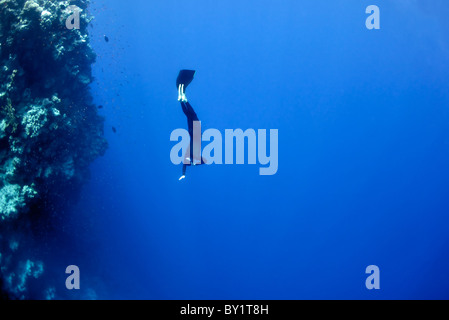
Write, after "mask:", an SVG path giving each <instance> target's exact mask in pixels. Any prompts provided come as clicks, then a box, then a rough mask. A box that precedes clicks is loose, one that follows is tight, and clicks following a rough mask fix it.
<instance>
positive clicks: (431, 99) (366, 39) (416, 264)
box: [67, 0, 449, 299]
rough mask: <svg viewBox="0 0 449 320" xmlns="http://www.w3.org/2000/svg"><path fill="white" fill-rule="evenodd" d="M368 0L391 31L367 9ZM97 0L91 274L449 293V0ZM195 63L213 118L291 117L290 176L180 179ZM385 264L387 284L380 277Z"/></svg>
mask: <svg viewBox="0 0 449 320" xmlns="http://www.w3.org/2000/svg"><path fill="white" fill-rule="evenodd" d="M371 4H376V5H378V6H379V8H380V13H381V29H380V30H368V29H367V28H366V27H365V19H366V18H367V17H368V15H367V14H366V13H365V9H366V7H367V6H368V5H371ZM91 12H92V13H93V14H94V15H95V17H96V19H95V20H94V21H93V28H92V29H90V30H91V31H90V32H91V37H92V39H91V41H92V45H93V47H94V49H95V51H96V52H97V54H98V59H97V63H96V64H95V65H94V67H93V72H94V76H95V78H96V80H95V82H94V84H93V85H92V93H93V95H94V96H95V102H96V103H98V104H102V105H103V106H104V108H103V109H101V110H100V112H101V113H102V115H104V116H105V118H106V124H105V134H106V136H107V139H108V141H109V144H110V147H109V149H108V152H107V154H106V155H105V156H104V157H103V158H100V159H98V160H97V161H96V162H95V163H94V164H93V165H92V178H91V181H90V183H89V184H88V185H87V186H86V187H85V188H84V190H83V194H82V197H81V198H80V201H79V203H78V205H77V207H76V208H74V212H76V213H77V214H78V217H79V219H88V221H89V226H88V227H87V228H86V230H80V231H79V233H78V234H79V235H80V236H81V237H83V238H84V242H85V243H84V244H82V246H84V247H83V248H82V250H85V251H86V252H89V254H90V255H93V256H95V259H94V260H89V261H70V262H68V263H67V264H72V263H73V264H78V265H79V266H80V270H81V274H82V278H81V279H82V280H81V281H82V282H81V284H82V285H83V280H84V281H86V282H85V283H89V286H92V287H93V288H94V289H95V290H96V292H97V294H98V297H99V298H114V299H131V298H132V299H316V298H317V299H417V298H424V299H427V298H438V299H439V298H446V299H447V298H449V276H448V272H447V271H448V269H449V257H448V254H447V253H448V249H449V235H448V232H447V230H448V225H449V216H448V213H449V210H448V209H449V197H448V190H449V188H448V182H449V166H448V163H449V126H448V124H449V90H448V87H449V81H448V80H449V41H448V37H447V30H448V27H449V23H448V22H447V19H446V17H447V14H448V13H449V4H448V3H446V2H445V1H442V0H441V1H438V0H433V1H427V2H425V1H380V0H373V1H360V0H347V1H330V0H326V1H325V0H320V1H312V0H307V1H298V0H282V1H268V0H259V1H255V0H246V1H235V0H230V1H206V0H197V1H189V2H187V1H178V0H164V1H147V0H135V1H132V2H130V1H118V0H108V1H105V0H95V1H94V3H93V4H92V6H91ZM104 35H107V36H108V37H109V39H110V41H109V42H105V41H104ZM180 69H194V70H196V71H197V73H196V76H195V80H194V81H193V82H192V84H191V85H190V86H189V89H188V90H187V95H188V98H189V102H191V104H192V106H193V107H194V108H195V111H196V112H197V114H198V116H199V118H200V119H201V120H202V124H203V130H205V129H207V128H216V129H219V130H220V131H221V132H224V130H225V129H236V128H242V129H244V130H245V129H248V128H254V129H278V130H279V170H278V172H277V174H276V175H273V176H260V175H259V165H248V164H246V165H212V166H200V167H195V168H188V169H187V178H186V179H185V180H183V181H181V182H179V181H178V178H179V176H180V175H181V167H180V166H175V165H173V164H172V163H171V161H170V150H171V148H172V147H173V146H174V144H175V143H174V142H171V141H170V133H171V132H172V130H174V129H177V128H186V119H185V116H184V114H183V113H182V110H181V107H180V105H179V103H178V101H177V91H176V87H175V80H176V76H177V74H178V72H179V70H180ZM112 126H113V127H115V128H116V129H117V132H116V133H114V132H113V131H112V130H111V127H112ZM369 265H377V266H379V268H380V286H381V288H380V290H367V288H366V287H365V279H366V277H367V276H368V275H367V274H365V268H366V267H367V266H369Z"/></svg>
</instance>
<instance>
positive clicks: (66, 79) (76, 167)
mask: <svg viewBox="0 0 449 320" xmlns="http://www.w3.org/2000/svg"><path fill="white" fill-rule="evenodd" d="M88 3H89V1H88V0H77V1H57V0H0V69H1V72H0V108H1V109H0V277H1V280H0V284H2V283H3V291H4V292H6V294H7V295H8V297H10V298H13V299H15V298H30V296H28V295H27V294H28V291H27V283H28V282H29V281H30V279H34V278H39V277H40V276H41V275H42V274H43V272H45V263H44V262H42V261H39V260H38V259H37V260H36V259H30V258H28V257H27V255H26V254H25V253H24V251H22V252H20V250H26V248H24V246H21V245H20V242H19V240H18V239H15V240H14V243H13V244H11V241H12V240H11V236H12V235H13V233H12V231H11V230H12V229H14V230H15V231H14V232H20V230H22V232H26V228H29V223H28V222H27V216H31V212H30V210H32V209H30V208H32V207H33V205H35V204H36V203H38V202H39V201H49V200H51V197H52V195H54V194H61V193H63V192H64V188H65V187H66V186H74V185H81V184H82V183H83V182H84V181H86V179H87V178H88V173H89V172H88V166H89V164H90V163H91V162H92V161H93V160H94V159H95V158H97V157H99V156H101V155H103V153H104V152H105V150H106V148H107V143H106V140H105V139H104V136H103V119H102V118H101V117H100V116H99V115H98V114H97V110H96V108H95V106H94V105H93V103H92V97H91V94H90V92H89V86H88V85H89V84H90V83H91V81H92V75H91V65H92V63H93V62H94V61H95V54H94V52H93V50H92V49H91V47H90V44H89V37H88V32H87V25H88V23H89V22H90V20H91V19H92V17H91V16H89V14H88V13H87V10H86V9H87V6H88ZM73 5H75V6H77V7H78V8H79V9H80V10H79V12H80V28H79V29H76V28H73V29H68V28H67V27H66V20H67V19H68V18H69V17H70V15H71V14H72V13H73V12H72V10H71V8H70V7H69V6H73ZM72 8H73V7H72ZM12 225H14V228H12V227H11V226H12ZM21 228H22V229H21ZM21 241H24V240H23V239H21ZM19 253H20V254H19ZM4 294H5V293H3V294H0V296H2V295H4ZM45 294H46V296H47V297H53V296H54V295H55V292H54V289H52V288H51V287H48V288H46V293H45Z"/></svg>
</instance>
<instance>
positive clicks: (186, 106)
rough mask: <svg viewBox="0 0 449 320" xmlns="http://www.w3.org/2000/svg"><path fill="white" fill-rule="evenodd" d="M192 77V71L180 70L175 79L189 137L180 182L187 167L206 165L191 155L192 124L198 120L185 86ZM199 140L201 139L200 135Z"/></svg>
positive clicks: (202, 160) (184, 175) (193, 73)
mask: <svg viewBox="0 0 449 320" xmlns="http://www.w3.org/2000/svg"><path fill="white" fill-rule="evenodd" d="M194 75H195V71H194V70H181V71H180V72H179V75H178V78H177V79H176V87H177V88H178V101H179V102H181V107H182V111H183V112H184V114H185V115H186V117H187V126H188V129H189V136H190V146H189V147H188V148H187V151H186V154H185V155H184V160H183V165H182V176H181V177H180V178H179V180H182V179H184V178H185V177H186V169H187V166H190V165H194V166H195V165H200V164H204V163H206V162H205V161H204V159H203V158H202V157H201V160H200V159H197V157H195V155H194V154H193V150H194V149H193V143H194V141H193V122H194V121H200V120H199V119H198V116H197V114H196V112H195V111H194V110H193V108H192V106H191V105H190V103H189V102H188V100H187V97H186V89H187V86H188V85H189V84H190V83H191V82H192V80H193V77H194ZM199 138H200V139H201V133H200V137H199ZM196 143H198V141H196ZM199 143H201V141H199ZM192 159H193V161H192Z"/></svg>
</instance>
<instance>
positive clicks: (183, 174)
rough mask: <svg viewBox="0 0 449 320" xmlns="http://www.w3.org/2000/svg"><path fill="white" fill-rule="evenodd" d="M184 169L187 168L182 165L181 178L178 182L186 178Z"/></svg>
mask: <svg viewBox="0 0 449 320" xmlns="http://www.w3.org/2000/svg"><path fill="white" fill-rule="evenodd" d="M186 168H187V165H186V164H183V165H182V176H181V177H180V178H179V181H181V180H182V179H184V178H185V177H186Z"/></svg>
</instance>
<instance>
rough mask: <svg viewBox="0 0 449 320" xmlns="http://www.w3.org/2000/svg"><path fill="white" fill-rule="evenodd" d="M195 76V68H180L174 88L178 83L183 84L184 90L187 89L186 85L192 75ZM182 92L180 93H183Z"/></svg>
mask: <svg viewBox="0 0 449 320" xmlns="http://www.w3.org/2000/svg"><path fill="white" fill-rule="evenodd" d="M194 76H195V70H181V71H179V74H178V78H177V79H176V89H178V88H179V85H180V84H183V85H184V87H183V88H184V92H185V89H187V86H188V85H189V84H190V82H192V80H193V77H194ZM184 92H182V93H184Z"/></svg>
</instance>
